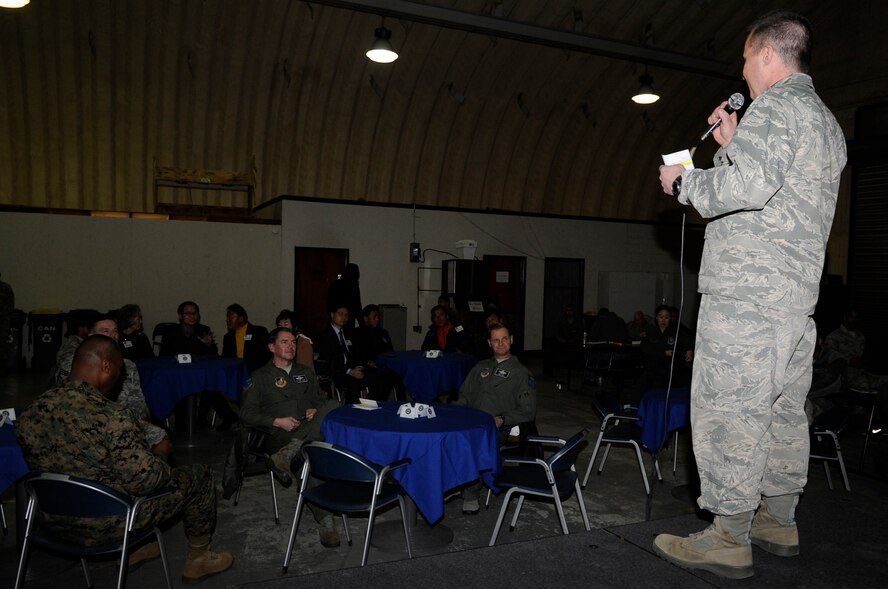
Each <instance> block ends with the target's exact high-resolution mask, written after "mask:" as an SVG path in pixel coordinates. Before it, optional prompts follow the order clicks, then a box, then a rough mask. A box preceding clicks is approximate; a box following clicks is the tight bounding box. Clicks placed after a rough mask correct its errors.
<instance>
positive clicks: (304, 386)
mask: <svg viewBox="0 0 888 589" xmlns="http://www.w3.org/2000/svg"><path fill="white" fill-rule="evenodd" d="M297 338H298V336H296V335H295V334H294V333H293V331H292V330H290V329H288V328H286V327H278V328H276V329H273V330H272V331H271V333H270V334H268V349H269V350H270V351H271V354H272V357H271V360H269V362H268V364H266V365H265V366H263V367H262V368H259V369H257V370H256V371H255V372H253V374H252V375H251V380H252V384H251V385H250V388H248V389H247V390H246V391H244V398H243V402H242V403H241V420H243V422H244V423H245V424H247V425H254V426H261V427H265V428H268V429H269V430H270V431H271V436H270V440H269V441H268V451H269V452H273V454H272V455H271V457H270V458H269V463H270V464H269V467H272V472H274V473H275V476H276V477H277V478H278V480H279V481H281V483H282V484H284V486H287V487H288V486H290V484H292V478H291V476H290V472H288V471H290V469H291V467H290V465H291V464H292V461H293V459H294V458H296V456H297V455H298V454H299V452H300V450H301V449H302V444H303V443H304V442H311V441H318V440H321V439H322V436H321V425H322V424H323V421H324V417H325V416H326V415H327V413H329V412H330V411H332V410H333V409H335V408H336V407H338V406H339V405H338V403H336V402H334V401H331V400H329V399H328V398H327V395H326V394H325V393H324V392H323V391H322V390H321V387H320V385H319V384H318V378H317V376H316V375H315V373H314V371H313V370H312V369H311V368H309V367H308V366H302V365H301V364H296V363H295V362H294V361H293V359H294V358H295V357H296V341H297ZM294 474H298V473H294ZM309 507H310V509H311V510H312V514H313V515H314V517H315V520H317V522H318V530H319V533H320V538H321V544H323V545H324V546H327V547H330V548H332V547H335V546H339V533H338V532H337V531H336V527H335V526H334V525H333V516H332V515H331V514H330V513H329V512H326V511H322V510H320V509H317V508H316V507H314V506H311V505H310V506H309Z"/></svg>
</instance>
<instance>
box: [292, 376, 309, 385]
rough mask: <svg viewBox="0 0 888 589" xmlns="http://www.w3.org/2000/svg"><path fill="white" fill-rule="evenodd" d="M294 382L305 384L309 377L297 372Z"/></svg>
mask: <svg viewBox="0 0 888 589" xmlns="http://www.w3.org/2000/svg"><path fill="white" fill-rule="evenodd" d="M293 382H295V383H296V384H305V383H307V382H308V377H307V376H305V375H304V374H297V375H295V376H294V377H293Z"/></svg>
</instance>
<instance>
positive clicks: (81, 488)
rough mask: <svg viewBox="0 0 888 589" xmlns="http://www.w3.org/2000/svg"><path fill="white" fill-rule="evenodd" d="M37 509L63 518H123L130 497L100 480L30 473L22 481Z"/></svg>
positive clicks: (128, 506) (130, 501)
mask: <svg viewBox="0 0 888 589" xmlns="http://www.w3.org/2000/svg"><path fill="white" fill-rule="evenodd" d="M24 485H25V491H26V492H27V493H28V496H30V497H33V498H34V499H35V500H36V501H37V506H38V509H39V510H40V511H41V512H43V513H47V514H52V515H58V516H65V517H83V518H94V517H95V518H98V517H109V516H120V517H126V515H127V511H128V510H129V509H130V508H131V507H132V506H133V500H132V499H131V498H130V497H129V496H127V495H125V494H124V493H121V492H119V491H116V490H114V489H112V488H110V487H107V486H105V485H103V484H101V483H97V482H95V481H90V480H87V479H81V478H78V477H73V476H69V475H64V474H56V473H48V472H44V473H32V474H31V475H29V476H28V477H26V478H25V480H24Z"/></svg>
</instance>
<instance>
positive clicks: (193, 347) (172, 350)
mask: <svg viewBox="0 0 888 589" xmlns="http://www.w3.org/2000/svg"><path fill="white" fill-rule="evenodd" d="M176 313H177V314H178V316H179V325H177V326H175V327H173V328H172V329H168V330H167V331H166V332H164V333H163V339H161V341H160V352H159V353H158V355H159V356H176V355H178V354H190V355H192V356H216V355H218V353H219V348H218V346H217V345H216V336H215V335H214V334H213V332H212V330H211V329H210V328H209V327H207V326H206V325H204V324H203V323H201V322H200V307H199V306H198V305H197V303H195V302H194V301H183V302H182V303H179V307H178V308H177V309H176ZM190 402H191V401H189V400H188V399H184V400H183V401H180V402H179V403H178V404H177V405H176V413H175V414H176V429H177V430H179V431H184V430H186V429H187V424H188V415H189V414H188V411H187V408H188V407H187V403H190ZM210 409H213V410H214V411H215V412H216V414H217V416H218V417H219V418H220V423H219V425H218V428H219V429H220V430H223V431H224V430H227V429H228V428H230V427H231V426H232V425H233V424H234V423H236V422H237V420H238V416H237V413H236V412H235V411H234V410H233V409H232V408H231V405H230V404H229V403H228V399H226V398H225V395H223V394H222V393H220V392H218V391H204V392H202V393H200V404H199V406H198V411H197V424H196V425H198V426H203V425H204V424H206V421H207V415H208V414H209V412H210Z"/></svg>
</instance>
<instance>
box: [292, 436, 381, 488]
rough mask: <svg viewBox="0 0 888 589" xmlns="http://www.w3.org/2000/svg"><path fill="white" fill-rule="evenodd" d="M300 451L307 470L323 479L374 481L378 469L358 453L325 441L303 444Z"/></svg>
mask: <svg viewBox="0 0 888 589" xmlns="http://www.w3.org/2000/svg"><path fill="white" fill-rule="evenodd" d="M302 453H303V455H304V456H305V459H306V462H307V463H308V468H309V472H311V474H312V475H314V476H317V477H320V478H324V479H337V480H341V481H355V482H374V481H375V480H376V477H377V472H378V470H379V468H378V467H377V465H375V464H373V463H372V462H370V461H369V460H367V459H365V458H363V457H361V456H359V455H358V454H355V453H354V452H351V451H350V450H346V449H345V448H342V447H341V446H335V445H333V444H329V443H327V442H311V443H309V444H305V445H304V446H302ZM374 467H376V468H374Z"/></svg>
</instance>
